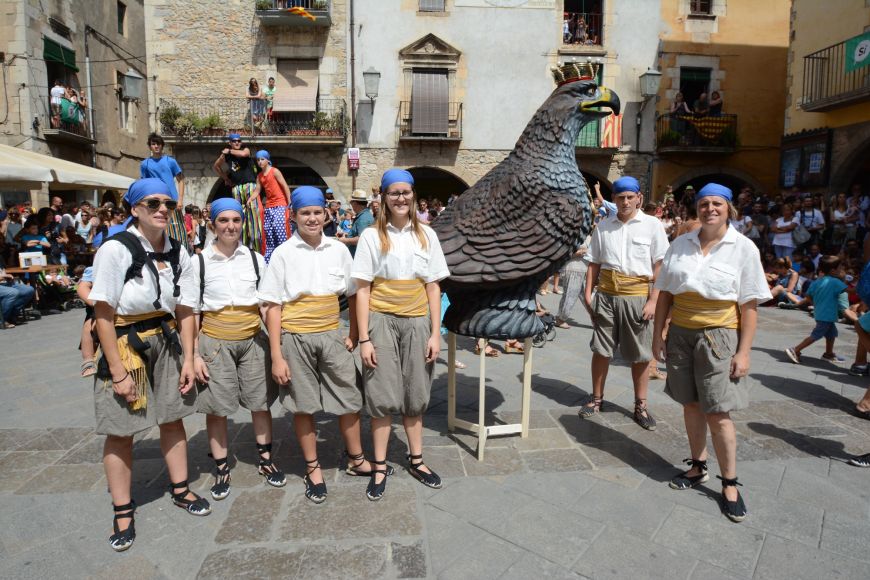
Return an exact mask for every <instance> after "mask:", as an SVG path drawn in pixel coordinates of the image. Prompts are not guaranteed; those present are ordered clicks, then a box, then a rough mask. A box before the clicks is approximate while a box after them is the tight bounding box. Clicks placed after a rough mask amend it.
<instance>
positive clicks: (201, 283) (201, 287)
mask: <svg viewBox="0 0 870 580" xmlns="http://www.w3.org/2000/svg"><path fill="white" fill-rule="evenodd" d="M197 257H198V258H199V306H200V308H202V297H203V296H205V258H203V257H202V252H200V253H199V254H197Z"/></svg>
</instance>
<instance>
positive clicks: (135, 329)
mask: <svg viewBox="0 0 870 580" xmlns="http://www.w3.org/2000/svg"><path fill="white" fill-rule="evenodd" d="M172 320H174V318H173V316H172V315H171V314H164V315H163V316H159V317H154V318H149V319H148V320H142V321H140V322H134V323H133V324H127V325H124V326H116V327H115V336H117V337H118V338H121V337H122V336H126V337H127V344H128V345H130V348H132V349H133V350H134V351H136V354H138V355H139V356H141V357H142V360H143V361H145V362H147V361H148V355H147V351H148V349H149V348H150V347H149V345H148V343H147V342H145V341H143V340H142V339H141V338H139V333H140V332H147V331H149V330H154V329H155V328H160V329H161V331H162V333H163V337H164V338H165V339H166V341H167V342H168V343H169V347H170V348H171V349H172V350H173V352H175V354H181V352H182V349H181V341H180V340H178V333H177V332H175V330H173V329H172V328H171V327H170V326H169V322H170V321H172ZM97 376H98V377H99V378H101V379H106V378H111V376H112V375H111V373H110V372H109V364H108V362H107V361H106V357H105V356H101V357H100V360H99V361H97Z"/></svg>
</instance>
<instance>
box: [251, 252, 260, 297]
mask: <svg viewBox="0 0 870 580" xmlns="http://www.w3.org/2000/svg"><path fill="white" fill-rule="evenodd" d="M251 260H253V261H254V273H255V274H256V275H257V287H258V288H259V287H260V264H259V262H257V252H255V251H254V250H251Z"/></svg>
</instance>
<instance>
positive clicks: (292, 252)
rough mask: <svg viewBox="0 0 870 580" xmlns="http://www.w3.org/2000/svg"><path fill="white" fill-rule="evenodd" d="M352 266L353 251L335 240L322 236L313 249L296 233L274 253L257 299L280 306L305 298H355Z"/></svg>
mask: <svg viewBox="0 0 870 580" xmlns="http://www.w3.org/2000/svg"><path fill="white" fill-rule="evenodd" d="M352 264H353V259H352V258H351V257H350V250H348V249H347V246H345V245H344V244H343V243H341V242H339V241H337V240H336V239H335V238H330V237H329V236H322V237H321V239H320V245H319V246H317V247H316V248H314V247H311V246H310V245H308V242H306V241H305V240H303V239H302V237H301V236H300V235H299V233H298V232H297V233H295V234H293V235H292V236H291V237H290V239H289V240H287V241H286V242H284V243H282V244H281V245H280V246H278V247H277V248H275V251H273V252H272V257H271V258H270V259H269V267H268V268H267V269H266V275H265V276H264V277H263V279H262V281H261V282H260V290H259V292H257V298H258V299H259V300H260V301H261V302H272V303H274V304H281V303H283V302H292V301H294V300H296V299H297V298H299V297H300V296H303V295H312V296H325V295H328V294H335V295H336V296H340V295H342V294H346V295H347V296H353V295H354V294H356V286H355V285H354V283H353V280H351V276H350V270H351V265H352Z"/></svg>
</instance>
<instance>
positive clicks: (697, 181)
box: [673, 167, 763, 201]
mask: <svg viewBox="0 0 870 580" xmlns="http://www.w3.org/2000/svg"><path fill="white" fill-rule="evenodd" d="M710 182H713V183H718V184H720V185H724V186H725V187H727V188H729V189H730V190H731V191H732V192H734V195H735V196H736V195H737V193H738V192H739V191H740V190H741V189H742V188H743V187H745V186H749V187H750V188H752V190H753V191H756V192H758V191H763V188H762V186H761V184H760V183H759V182H758V180H756V179H755V178H753V177H752V176H751V175H749V174H748V173H745V172H743V171H740V170H736V169H731V168H727V169H726V168H724V167H712V168H711V167H708V168H706V170H704V169H696V170H694V171H691V172H688V173H684V174H683V175H681V176H680V177H679V178H678V179H675V180H674V182H673V187H674V194H675V198H676V199H677V201H680V199H681V195H682V194H683V191H685V189H686V187H687V186H689V185H691V186H692V187H693V188H694V189H695V191H698V190H699V189H701V188H702V187H704V186H705V185H707V184H708V183H710Z"/></svg>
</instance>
